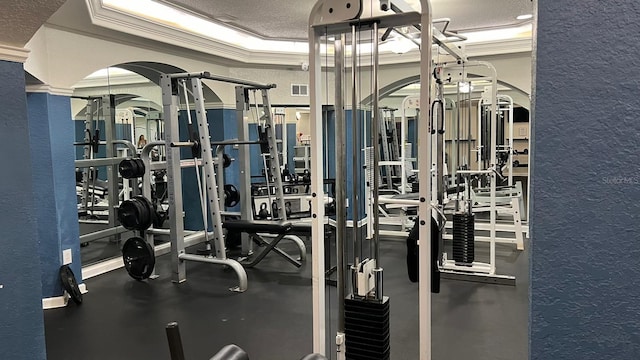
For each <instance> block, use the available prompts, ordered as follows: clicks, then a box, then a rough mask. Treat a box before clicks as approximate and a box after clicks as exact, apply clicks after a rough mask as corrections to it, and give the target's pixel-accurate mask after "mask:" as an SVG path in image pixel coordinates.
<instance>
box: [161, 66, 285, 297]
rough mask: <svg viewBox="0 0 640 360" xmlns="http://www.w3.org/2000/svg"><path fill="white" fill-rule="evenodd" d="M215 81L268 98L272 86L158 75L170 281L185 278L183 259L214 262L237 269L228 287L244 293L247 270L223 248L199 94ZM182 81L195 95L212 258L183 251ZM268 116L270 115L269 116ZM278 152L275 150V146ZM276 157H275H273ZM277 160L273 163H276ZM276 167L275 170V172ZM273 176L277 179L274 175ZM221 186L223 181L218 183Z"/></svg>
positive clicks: (200, 75) (198, 76)
mask: <svg viewBox="0 0 640 360" xmlns="http://www.w3.org/2000/svg"><path fill="white" fill-rule="evenodd" d="M203 79H207V80H214V81H221V82H226V83H231V84H237V85H242V86H244V87H245V88H249V89H255V90H260V91H261V92H262V94H263V99H264V98H267V99H268V90H269V89H272V88H274V87H275V85H271V84H260V83H256V82H250V81H245V80H239V79H233V78H228V77H223V76H212V75H211V74H210V73H209V72H194V73H178V74H164V75H161V77H160V86H161V89H162V100H163V104H164V105H163V107H164V114H165V117H166V124H165V137H166V143H167V144H168V147H167V180H168V181H167V183H168V184H167V185H168V193H169V194H168V195H169V202H170V203H171V204H173V206H171V207H170V208H169V218H170V237H171V253H172V258H171V261H172V268H173V274H172V280H173V281H174V282H184V281H185V280H186V264H185V262H186V261H198V262H204V263H209V264H217V265H223V266H229V267H230V268H231V269H233V270H234V271H235V272H236V275H237V277H238V286H236V287H233V288H231V289H230V290H232V291H236V292H243V291H245V290H246V289H247V273H246V271H245V270H244V268H243V267H242V265H241V264H240V263H239V262H238V261H236V260H233V259H230V258H228V257H227V254H226V250H225V242H224V234H223V228H222V216H221V210H222V209H221V208H220V201H219V200H220V198H219V194H218V184H217V181H216V176H215V170H214V158H213V149H212V147H211V146H212V145H211V139H210V136H209V123H208V121H207V118H206V109H205V105H204V99H203V97H202V94H203V92H202V80H203ZM181 82H188V83H189V84H190V85H191V94H192V95H193V97H194V102H195V113H196V123H197V128H198V134H199V135H198V136H199V139H198V143H199V146H200V147H201V156H202V159H201V160H199V161H196V162H195V166H196V169H197V168H198V165H199V164H200V165H202V167H203V170H204V173H205V177H204V180H203V182H204V184H205V188H206V189H205V190H204V191H203V195H204V196H205V197H206V198H207V199H208V203H207V204H208V209H209V212H208V215H209V216H210V217H211V221H212V227H213V233H212V236H213V244H214V247H215V257H205V256H200V255H192V254H187V253H186V252H185V241H184V220H183V213H182V211H183V210H182V209H183V202H182V177H181V166H180V147H182V146H193V145H194V144H193V143H191V142H186V143H185V142H181V141H180V138H179V121H178V110H179V103H180V102H179V89H180V87H181ZM270 111H271V109H270V108H269V106H268V101H267V108H266V109H265V113H269V114H270ZM269 116H270V115H269ZM267 132H270V133H269V136H271V137H273V138H275V129H274V128H273V127H269V128H267ZM275 150H276V151H277V149H275ZM276 160H277V159H276ZM277 165H278V164H277V161H276V162H274V164H273V165H272V166H274V167H275V166H277ZM277 171H279V169H277V170H276V172H277ZM276 179H279V177H278V176H276ZM220 185H222V184H220ZM281 202H282V204H278V206H279V207H280V209H281V210H282V211H284V203H283V202H284V200H282V201H281ZM206 227H207V225H206V223H205V229H204V231H205V232H207V231H208V229H207V228H206Z"/></svg>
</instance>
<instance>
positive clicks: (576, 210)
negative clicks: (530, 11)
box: [530, 0, 640, 360]
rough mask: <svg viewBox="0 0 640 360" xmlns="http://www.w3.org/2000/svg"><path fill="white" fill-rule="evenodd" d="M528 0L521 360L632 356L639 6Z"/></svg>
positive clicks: (639, 275)
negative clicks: (531, 40) (530, 80)
mask: <svg viewBox="0 0 640 360" xmlns="http://www.w3.org/2000/svg"><path fill="white" fill-rule="evenodd" d="M538 6H539V19H538V22H539V30H538V31H539V33H538V45H537V46H538V47H537V51H538V52H537V57H538V59H537V60H538V61H537V70H536V71H537V88H536V89H537V97H536V105H535V122H534V124H535V129H534V136H535V139H534V141H535V148H534V153H533V154H534V156H535V159H534V166H535V167H534V168H533V178H532V181H533V184H532V194H533V204H532V206H533V209H532V210H533V211H532V224H531V225H532V243H533V252H532V254H533V255H532V275H531V278H532V279H531V280H532V282H531V304H532V309H531V311H532V313H531V348H530V351H531V359H532V360H547V359H549V360H551V359H563V360H572V359H580V360H587V359H640V301H639V300H638V299H639V298H640V261H638V257H639V255H640V242H639V241H638V240H639V236H638V231H639V230H640V222H639V221H638V219H639V217H640V207H639V206H638V200H639V199H640V172H639V171H638V170H639V167H638V163H639V160H640V152H639V149H638V144H639V141H640V140H639V139H640V136H639V135H640V121H638V113H640V100H639V99H640V87H639V84H640V73H639V72H638V65H640V46H639V41H640V40H638V33H640V22H638V18H639V17H640V3H638V2H637V1H632V0H626V1H624V0H615V1H613V0H612V1H594V0H588V1H584V0H580V1H578V0H567V1H552V0H539V5H538Z"/></svg>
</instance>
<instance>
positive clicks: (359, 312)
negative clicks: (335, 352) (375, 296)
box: [344, 296, 391, 360]
mask: <svg viewBox="0 0 640 360" xmlns="http://www.w3.org/2000/svg"><path fill="white" fill-rule="evenodd" d="M344 312H345V320H344V326H345V346H346V353H345V355H346V359H347V360H388V359H389V357H390V354H391V346H390V336H389V298H388V297H386V296H385V297H383V299H382V302H379V301H375V300H366V299H351V298H347V299H345V302H344Z"/></svg>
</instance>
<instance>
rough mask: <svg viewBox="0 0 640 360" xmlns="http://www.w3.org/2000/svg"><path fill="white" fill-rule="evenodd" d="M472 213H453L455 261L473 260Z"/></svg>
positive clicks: (466, 261) (469, 262)
mask: <svg viewBox="0 0 640 360" xmlns="http://www.w3.org/2000/svg"><path fill="white" fill-rule="evenodd" d="M474 221H475V217H474V215H473V214H468V213H464V214H454V215H453V260H454V261H455V262H456V263H461V264H469V265H470V264H472V263H473V261H474V260H475V246H474V225H475V222H474Z"/></svg>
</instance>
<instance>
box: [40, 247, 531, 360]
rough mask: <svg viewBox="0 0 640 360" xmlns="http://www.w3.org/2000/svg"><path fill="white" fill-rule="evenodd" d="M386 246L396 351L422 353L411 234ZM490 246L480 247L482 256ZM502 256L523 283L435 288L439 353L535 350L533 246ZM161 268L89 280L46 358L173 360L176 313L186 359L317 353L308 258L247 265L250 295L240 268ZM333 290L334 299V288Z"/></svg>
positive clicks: (50, 336)
mask: <svg viewBox="0 0 640 360" xmlns="http://www.w3.org/2000/svg"><path fill="white" fill-rule="evenodd" d="M307 243H308V242H307ZM527 245H528V244H527ZM287 248H289V249H291V248H290V247H289V246H285V249H287ZM308 248H310V244H308ZM381 253H382V261H383V267H384V277H385V295H388V296H389V297H390V299H391V351H392V358H393V359H395V360H411V359H418V301H417V300H418V296H417V295H418V293H417V289H418V286H417V284H413V283H410V282H409V281H408V279H407V276H406V265H405V256H406V250H405V245H404V241H383V242H382V244H381ZM486 254H487V248H486V247H484V246H480V247H479V249H477V255H476V259H477V260H483V259H484V258H485V257H486ZM497 258H498V264H497V265H498V272H499V273H502V274H515V275H516V277H517V286H516V287H510V286H502V285H489V284H478V283H471V282H462V281H453V280H442V289H441V290H442V291H441V293H440V294H434V295H433V343H432V346H433V359H435V360H445V359H446V360H449V359H476V360H519V359H526V358H527V353H528V349H527V346H528V341H527V336H528V334H527V328H528V288H529V277H528V251H524V252H518V251H516V250H515V246H507V245H498V246H497ZM309 259H310V257H309ZM157 269H158V272H159V273H160V274H161V278H159V279H157V280H152V281H146V282H138V281H135V280H133V279H131V278H130V277H129V276H128V275H127V273H126V271H125V270H124V269H120V270H116V271H113V272H111V273H108V274H105V275H102V276H99V277H96V278H92V279H89V280H87V281H86V285H87V288H88V290H89V292H88V293H87V294H85V295H84V303H83V304H82V305H81V306H75V305H74V304H69V306H67V307H66V308H62V309H54V310H47V311H45V328H46V342H47V354H48V359H49V360H62V359H65V360H74V359H83V360H84V359H169V352H168V346H167V342H166V338H165V333H164V326H165V324H166V323H167V322H170V321H178V322H179V324H180V329H181V333H182V340H183V344H184V347H185V353H186V358H187V359H194V360H195V359H209V358H210V357H211V356H212V355H213V354H215V352H216V351H217V350H218V349H220V348H221V347H222V346H224V345H225V344H228V343H235V344H238V345H239V346H241V347H242V348H243V349H245V351H247V352H248V353H249V356H250V358H251V359H252V360H297V359H299V358H301V357H302V356H303V355H305V354H307V353H309V352H311V350H312V349H311V342H312V338H311V336H312V325H311V300H312V298H311V277H310V273H311V269H310V266H309V263H307V264H306V265H303V267H302V268H301V269H296V268H295V267H293V266H292V265H290V264H289V263H287V262H286V261H284V260H283V259H282V258H281V257H279V256H278V255H276V254H270V255H268V256H267V257H266V258H265V260H264V261H263V262H262V263H260V264H259V266H258V267H257V268H255V269H248V270H247V273H248V277H249V290H247V291H246V292H245V293H243V294H236V293H231V292H229V291H227V288H228V287H230V286H233V285H234V284H235V281H236V280H235V275H234V273H232V272H229V271H225V270H223V269H222V268H221V267H219V266H215V265H208V264H199V263H193V262H191V263H188V264H187V282H185V283H182V284H173V283H172V282H171V281H170V275H169V274H170V259H169V257H168V256H163V257H160V258H159V259H158V263H157ZM327 293H328V295H327V296H328V298H331V299H335V296H336V289H335V287H329V286H327ZM335 304H336V303H335V300H334V301H332V311H331V316H330V317H329V319H328V323H330V324H331V326H332V327H335V325H336V316H335V309H336V306H335ZM331 334H335V332H334V331H331ZM333 336H334V335H330V336H327V342H332V339H333ZM334 358H335V356H334Z"/></svg>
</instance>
